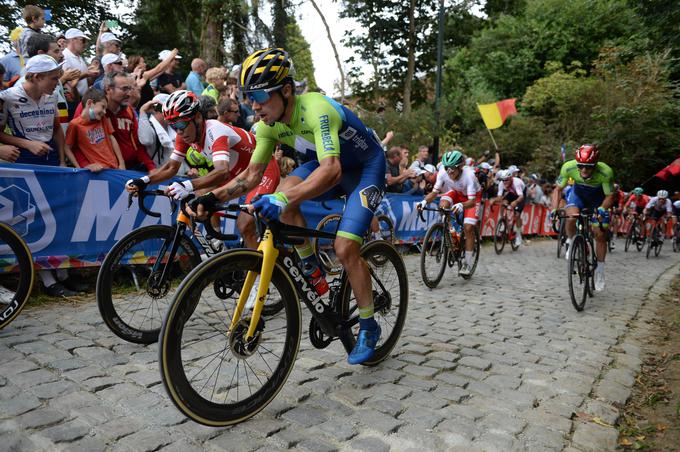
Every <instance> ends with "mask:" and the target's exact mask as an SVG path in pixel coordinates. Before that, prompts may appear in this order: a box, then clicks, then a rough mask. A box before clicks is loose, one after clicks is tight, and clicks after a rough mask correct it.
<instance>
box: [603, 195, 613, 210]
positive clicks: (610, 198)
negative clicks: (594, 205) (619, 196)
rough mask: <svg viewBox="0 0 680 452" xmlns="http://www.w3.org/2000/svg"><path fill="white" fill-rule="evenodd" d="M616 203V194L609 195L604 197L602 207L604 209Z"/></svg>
mask: <svg viewBox="0 0 680 452" xmlns="http://www.w3.org/2000/svg"><path fill="white" fill-rule="evenodd" d="M613 204H614V196H612V195H607V196H605V198H604V201H602V208H604V209H609V208H611V206H612V205H613Z"/></svg>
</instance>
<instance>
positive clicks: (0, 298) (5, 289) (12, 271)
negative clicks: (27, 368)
mask: <svg viewBox="0 0 680 452" xmlns="http://www.w3.org/2000/svg"><path fill="white" fill-rule="evenodd" d="M0 268H2V269H3V272H2V273H0V330H1V329H3V328H4V327H6V326H7V325H9V324H10V322H12V320H14V319H15V318H17V316H18V315H19V313H20V312H21V311H22V309H24V307H25V306H26V303H27V302H28V299H29V296H30V295H31V289H32V288H33V281H34V280H35V269H34V268H33V256H31V250H29V249H28V245H26V242H24V240H23V239H22V238H21V236H20V235H19V234H18V233H17V232H16V231H15V230H14V229H12V228H11V227H10V226H9V225H7V224H5V223H0Z"/></svg>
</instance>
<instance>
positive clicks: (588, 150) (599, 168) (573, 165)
mask: <svg viewBox="0 0 680 452" xmlns="http://www.w3.org/2000/svg"><path fill="white" fill-rule="evenodd" d="M599 156H600V153H599V151H598V149H597V146H596V145H594V144H584V145H583V146H581V147H580V148H578V150H577V151H576V159H575V160H569V161H568V162H565V163H564V165H562V169H561V171H560V176H559V177H558V179H557V186H556V187H555V190H554V191H553V211H552V214H551V215H554V214H555V212H556V211H557V208H558V206H559V201H560V199H561V198H562V189H564V187H566V186H567V183H568V181H569V179H570V178H571V179H573V181H574V185H573V189H572V190H571V192H570V193H569V197H568V199H567V205H566V206H565V213H566V214H567V215H578V213H579V212H580V211H581V209H586V208H587V209H593V210H595V212H594V215H593V218H592V220H591V223H592V224H593V225H597V226H599V224H600V223H602V227H601V228H600V227H596V228H595V254H596V256H597V268H596V269H595V290H596V291H598V292H600V291H603V290H604V287H605V283H604V259H605V257H606V256H607V231H606V228H608V227H609V209H610V208H611V207H612V206H613V205H614V189H613V182H614V172H613V171H612V169H611V168H610V167H609V165H607V164H605V163H602V162H598V160H599ZM566 232H567V246H568V248H567V253H566V256H565V257H566V259H567V260H569V258H570V251H571V246H570V245H571V242H572V240H573V237H574V235H576V218H568V219H567V223H566Z"/></svg>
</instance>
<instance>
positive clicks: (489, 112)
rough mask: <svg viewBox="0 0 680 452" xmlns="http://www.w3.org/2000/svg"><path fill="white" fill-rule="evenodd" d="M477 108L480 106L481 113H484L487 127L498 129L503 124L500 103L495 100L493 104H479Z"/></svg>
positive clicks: (483, 116)
mask: <svg viewBox="0 0 680 452" xmlns="http://www.w3.org/2000/svg"><path fill="white" fill-rule="evenodd" d="M477 108H479V113H480V114H481V115H482V119H483V120H484V125H485V126H486V128H487V129H497V128H499V127H500V126H502V125H503V118H501V112H500V111H498V105H496V103H495V102H494V103H493V104H481V105H480V104H477Z"/></svg>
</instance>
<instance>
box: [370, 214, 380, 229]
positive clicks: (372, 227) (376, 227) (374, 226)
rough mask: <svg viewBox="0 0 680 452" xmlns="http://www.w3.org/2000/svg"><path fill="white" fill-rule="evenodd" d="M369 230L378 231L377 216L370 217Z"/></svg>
mask: <svg viewBox="0 0 680 452" xmlns="http://www.w3.org/2000/svg"><path fill="white" fill-rule="evenodd" d="M371 232H373V233H376V232H380V225H379V224H378V217H377V216H375V215H373V218H372V219H371Z"/></svg>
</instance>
